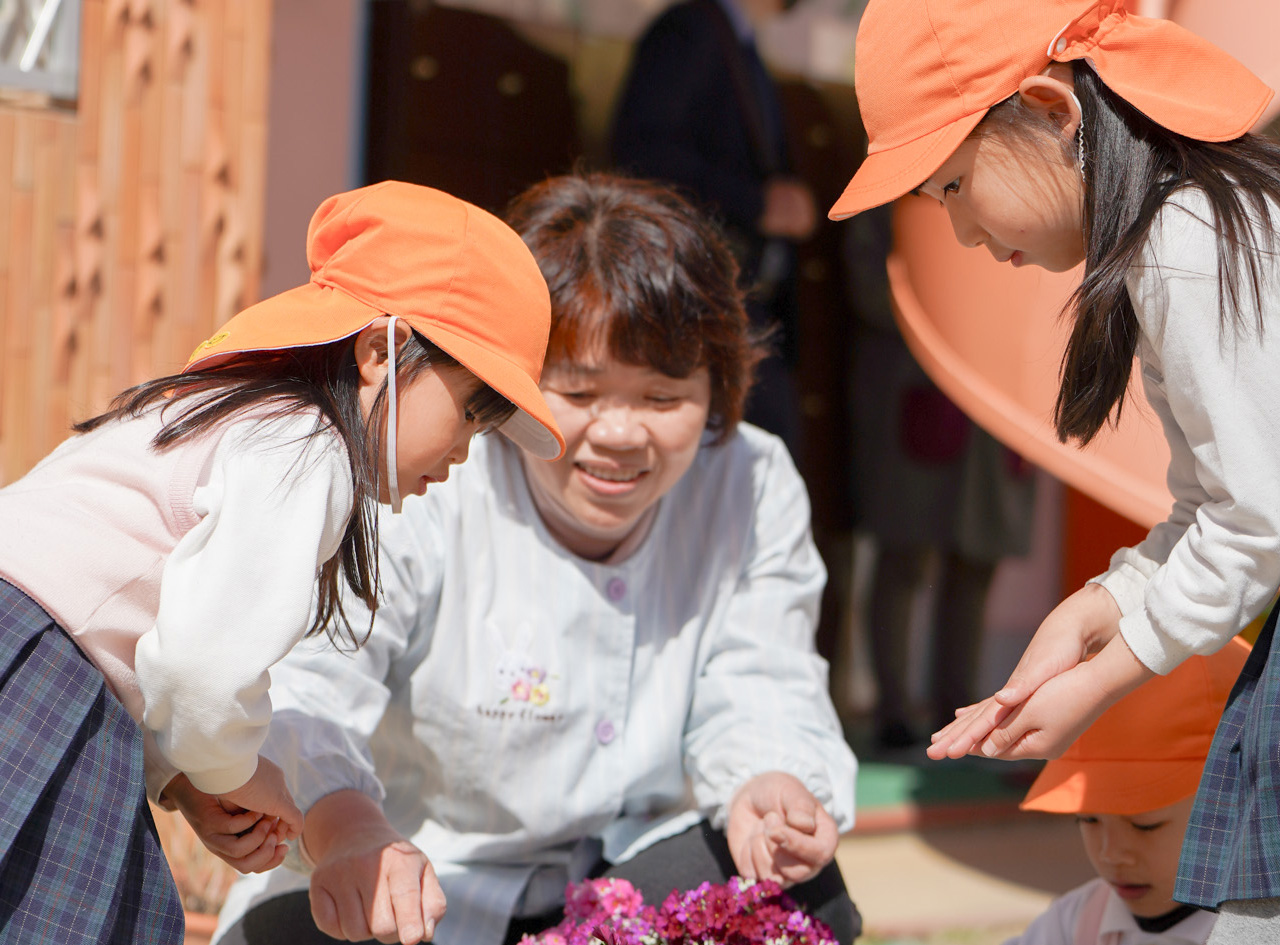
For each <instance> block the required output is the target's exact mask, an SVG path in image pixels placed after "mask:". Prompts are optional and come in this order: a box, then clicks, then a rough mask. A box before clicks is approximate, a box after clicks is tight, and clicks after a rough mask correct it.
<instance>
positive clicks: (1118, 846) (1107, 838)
mask: <svg viewBox="0 0 1280 945" xmlns="http://www.w3.org/2000/svg"><path fill="white" fill-rule="evenodd" d="M1101 856H1102V859H1104V860H1105V861H1107V862H1108V863H1128V862H1129V861H1130V860H1132V859H1133V850H1132V848H1131V847H1130V845H1129V843H1128V841H1127V840H1126V839H1125V837H1124V834H1123V833H1122V832H1121V831H1119V830H1108V829H1104V830H1103V832H1102V850H1101Z"/></svg>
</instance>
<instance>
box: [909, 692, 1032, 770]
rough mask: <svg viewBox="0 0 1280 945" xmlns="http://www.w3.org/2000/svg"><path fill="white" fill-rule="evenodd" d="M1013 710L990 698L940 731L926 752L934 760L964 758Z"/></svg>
mask: <svg viewBox="0 0 1280 945" xmlns="http://www.w3.org/2000/svg"><path fill="white" fill-rule="evenodd" d="M1011 711H1013V710H1012V709H1009V708H1007V707H1006V706H1003V705H1001V704H1000V703H998V702H996V701H995V700H994V699H988V700H986V702H984V703H983V704H982V705H981V706H980V707H979V708H978V709H975V710H974V711H973V712H970V713H969V714H968V715H967V716H965V717H964V718H963V719H957V720H956V721H954V722H952V723H951V724H950V725H948V726H947V727H946V728H944V729H943V730H942V731H941V732H939V733H938V735H939V737H938V739H937V740H936V741H934V742H933V744H931V745H930V746H929V747H928V748H926V749H925V754H926V755H928V756H929V757H930V758H932V759H933V760H934V761H940V760H941V759H943V758H963V757H964V756H965V755H967V754H969V753H970V752H972V751H973V749H974V746H975V745H978V744H979V743H981V742H982V741H983V740H985V739H986V738H987V736H988V735H990V734H991V731H992V730H993V729H994V728H995V727H996V726H997V725H999V724H1000V723H1001V722H1003V721H1004V720H1005V718H1006V717H1007V716H1008V715H1009V713H1010V712H1011Z"/></svg>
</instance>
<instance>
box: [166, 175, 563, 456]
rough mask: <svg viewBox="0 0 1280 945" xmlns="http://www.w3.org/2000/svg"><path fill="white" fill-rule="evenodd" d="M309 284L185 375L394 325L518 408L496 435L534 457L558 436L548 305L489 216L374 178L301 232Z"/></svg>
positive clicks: (235, 331) (221, 335)
mask: <svg viewBox="0 0 1280 945" xmlns="http://www.w3.org/2000/svg"><path fill="white" fill-rule="evenodd" d="M307 262H308V264H309V265H310V267H311V279H310V281H308V282H307V283H306V284H304V285H300V286H297V287H296V288H293V289H289V290H288V291H286V292H281V293H280V294H279V295H274V296H272V297H271V298H268V299H264V300H263V301H261V302H259V303H258V304H256V305H253V306H250V307H249V308H247V309H245V310H244V311H242V312H240V313H239V314H238V315H236V316H235V317H234V318H232V319H231V320H230V321H228V322H227V323H226V324H225V325H223V326H222V327H221V328H220V329H219V330H218V331H217V332H216V333H215V334H214V335H213V336H212V337H211V338H209V339H208V340H207V341H204V342H202V343H201V344H200V346H199V347H198V348H196V350H195V352H194V353H193V354H192V355H191V360H190V361H189V362H188V363H187V366H186V368H185V369H184V370H186V371H192V370H198V369H201V368H206V367H211V366H213V365H216V364H217V363H219V362H221V361H224V360H226V358H227V357H228V356H231V355H235V354H237V353H239V352H244V351H268V350H275V349H284V348H293V347H299V346H303V345H318V344H326V343H328V342H331V341H337V340H338V339H340V338H346V337H348V336H349V335H353V334H355V333H356V332H359V331H360V330H361V329H363V328H364V327H365V326H367V325H368V324H369V323H370V322H372V321H373V320H374V319H375V318H377V317H378V316H380V315H384V314H385V315H395V316H397V317H398V318H402V319H404V320H405V321H406V322H408V324H409V325H410V326H411V327H412V328H413V329H414V330H415V331H417V332H419V333H420V334H422V335H424V336H425V337H426V338H428V339H429V340H430V341H432V342H433V343H434V344H436V345H437V346H439V347H440V348H442V349H443V350H444V351H446V352H448V353H449V354H450V355H452V356H453V357H454V358H456V359H457V361H458V362H459V363H460V364H462V365H463V366H464V367H465V368H467V369H468V370H469V371H471V373H472V374H475V375H476V377H478V378H480V380H482V381H484V382H485V383H486V384H488V385H489V386H490V387H492V388H493V389H494V390H496V391H497V392H498V393H499V394H502V395H503V396H504V397H506V398H507V399H508V400H509V401H511V402H512V403H513V404H515V405H516V407H517V408H518V409H517V411H516V413H515V414H514V415H512V417H511V418H510V419H509V420H507V421H506V422H505V423H504V424H503V425H502V426H501V427H500V428H499V429H500V431H501V432H502V433H504V434H506V435H507V436H508V437H509V438H510V439H511V440H512V441H514V442H515V443H516V444H517V445H518V446H521V447H523V448H524V449H526V450H528V451H529V452H530V453H532V454H533V455H534V456H537V457H539V458H540V459H556V458H557V457H559V456H560V455H561V453H563V452H564V438H563V437H562V436H561V434H560V430H559V428H558V427H557V426H556V423H555V420H554V419H553V418H552V416H551V410H550V408H549V407H548V406H547V403H546V401H545V400H543V398H542V393H541V392H540V391H539V390H538V379H539V377H540V376H541V374H542V362H543V358H544V357H545V356H546V349H547V338H548V336H549V334H550V332H551V296H550V293H549V291H548V290H547V284H546V281H545V280H544V279H543V277H542V273H541V271H540V270H539V269H538V264H537V262H536V261H535V260H534V258H533V254H532V253H531V252H530V251H529V248H528V247H527V246H525V244H524V242H523V241H522V240H521V239H520V237H519V235H518V234H517V233H516V232H515V231H514V230H512V229H511V228H510V227H509V226H507V225H506V224H505V223H503V222H502V221H501V220H499V219H498V218H497V217H495V216H494V215H493V214H491V213H487V212H486V211H484V210H481V209H480V208H479V207H476V206H473V205H472V204H469V203H467V202H466V201H464V200H459V199H458V198H457V197H454V196H451V195H450V194H446V193H444V192H443V191H439V190H434V189H432V188H430V187H423V186H421V185H418V184H407V183H404V182H402V181H383V182H382V183H379V184H371V185H370V186H368V187H361V188H359V189H358V190H352V191H348V192H346V193H342V194H337V195H336V196H333V197H330V198H328V199H327V200H325V201H324V202H323V203H322V204H320V207H319V208H318V209H317V210H316V212H315V214H314V215H313V216H312V218H311V225H310V226H309V227H308V228H307Z"/></svg>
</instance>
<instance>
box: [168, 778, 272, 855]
mask: <svg viewBox="0 0 1280 945" xmlns="http://www.w3.org/2000/svg"><path fill="white" fill-rule="evenodd" d="M164 797H165V798H166V799H167V800H169V801H171V802H172V803H173V805H174V806H175V807H176V808H177V809H178V810H179V811H180V812H181V813H182V816H183V817H184V818H186V821H187V823H188V824H190V825H191V829H192V830H193V831H195V834H196V836H197V837H199V838H200V841H201V842H202V843H203V844H204V845H205V846H206V847H208V848H209V849H210V850H211V851H212V852H213V853H215V854H216V855H217V856H218V857H220V858H221V859H223V860H225V861H226V862H227V863H229V864H230V865H231V866H233V867H234V868H235V869H237V870H239V871H240V872H241V873H262V872H265V871H266V870H269V869H274V868H275V867H277V866H279V865H280V863H281V862H282V861H283V860H284V857H285V854H286V853H287V852H288V851H289V845H288V844H287V843H281V842H279V838H278V837H277V835H276V828H277V826H278V825H279V821H278V820H277V819H276V818H274V817H264V816H263V815H262V814H261V813H259V812H257V811H251V810H244V809H243V808H240V807H236V806H234V805H229V806H230V809H228V808H227V807H224V806H223V805H222V804H221V803H219V801H218V798H217V797H215V796H214V795H212V794H205V793H204V792H203V791H201V790H199V789H197V788H196V787H195V786H194V785H193V784H192V783H191V782H190V781H188V780H187V776H186V775H185V774H179V775H178V776H177V777H175V778H174V779H173V780H172V781H170V782H169V783H168V785H166V786H165V789H164Z"/></svg>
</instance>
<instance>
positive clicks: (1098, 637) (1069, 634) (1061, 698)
mask: <svg viewBox="0 0 1280 945" xmlns="http://www.w3.org/2000/svg"><path fill="white" fill-rule="evenodd" d="M1119 626H1120V608H1119V607H1118V606H1117V605H1116V602H1115V598H1114V597H1112V596H1111V593H1110V592H1109V591H1107V590H1106V588H1104V587H1102V586H1101V585H1098V584H1086V585H1085V586H1084V587H1082V588H1081V589H1080V590H1078V591H1076V592H1075V593H1074V594H1072V595H1071V596H1070V597H1068V598H1067V599H1066V600H1064V601H1063V602H1062V603H1061V604H1059V605H1058V606H1057V607H1055V608H1054V609H1053V611H1052V612H1051V613H1050V614H1049V616H1047V617H1046V618H1045V619H1044V621H1043V622H1042V623H1041V624H1040V627H1039V629H1037V630H1036V634H1035V636H1034V637H1032V639H1031V642H1030V643H1029V644H1028V645H1027V649H1026V651H1025V652H1024V653H1023V654H1022V658H1021V659H1020V660H1018V665H1017V666H1016V667H1014V670H1013V673H1012V674H1011V675H1010V676H1009V680H1008V682H1006V683H1005V685H1004V687H1003V688H1002V689H1001V690H1000V691H999V692H997V693H996V694H995V695H993V696H991V697H989V698H987V699H984V700H983V701H981V702H978V703H976V704H975V705H971V706H965V707H963V708H960V709H957V710H956V719H955V721H954V722H951V723H950V724H949V725H946V726H945V727H943V728H942V729H941V730H940V731H938V732H935V733H934V735H933V739H932V741H933V744H931V745H930V746H929V748H928V749H927V750H926V754H928V756H929V757H930V758H932V759H934V760H935V761H936V760H939V759H942V758H960V757H962V756H964V755H966V754H979V755H987V756H988V757H1000V758H1014V757H1026V758H1033V757H1034V758H1043V757H1048V755H1046V754H1043V753H1039V752H1043V751H1049V750H1052V747H1057V746H1059V745H1060V743H1061V742H1062V739H1063V738H1064V737H1066V736H1067V735H1068V734H1070V732H1074V733H1075V734H1074V735H1070V738H1068V739H1067V741H1066V743H1065V744H1061V745H1060V747H1058V748H1057V750H1058V751H1061V750H1062V749H1063V748H1065V747H1066V745H1069V744H1070V743H1071V741H1072V740H1074V738H1075V737H1076V735H1079V734H1080V732H1082V731H1084V728H1085V727H1087V725H1086V726H1080V725H1078V724H1075V722H1074V721H1073V722H1071V724H1069V725H1066V726H1062V727H1057V728H1056V729H1055V728H1054V726H1053V720H1046V721H1048V722H1049V724H1050V727H1051V729H1053V730H1052V731H1051V732H1050V733H1049V734H1046V735H1044V736H1043V737H1041V736H1035V737H1033V738H1032V739H1031V740H1030V741H1029V742H1024V740H1023V739H1024V738H1025V737H1026V736H1027V735H1028V734H1029V733H1030V732H1031V731H1033V730H1035V731H1042V730H1040V729H1033V728H1032V727H1030V725H1031V724H1032V721H1033V718H1034V715H1033V716H1032V717H1028V718H1026V719H1022V720H1021V722H1019V721H1018V720H1017V719H1015V717H1014V712H1015V710H1017V709H1019V707H1021V706H1022V705H1023V703H1025V702H1027V700H1029V699H1030V698H1031V697H1032V695H1033V694H1034V693H1036V692H1037V691H1039V689H1040V688H1041V687H1042V686H1044V685H1045V684H1046V683H1048V682H1049V681H1050V680H1053V679H1055V678H1057V677H1058V676H1060V675H1062V674H1064V673H1067V672H1069V671H1071V670H1073V669H1074V668H1076V667H1078V666H1081V664H1082V663H1083V662H1084V660H1085V659H1086V658H1087V657H1088V655H1089V654H1090V653H1091V652H1095V651H1097V650H1098V649H1099V648H1101V647H1103V646H1104V645H1106V644H1107V643H1108V642H1109V641H1111V640H1112V639H1115V638H1116V637H1117V634H1118V631H1119ZM1125 649H1126V651H1127V649H1128V648H1127V647H1126V648H1125ZM1089 675H1090V674H1088V673H1086V674H1085V676H1086V677H1088V676H1089ZM1084 685H1085V689H1087V688H1088V683H1087V682H1086V683H1085V684H1084ZM1055 690H1056V692H1054V693H1051V694H1050V696H1049V697H1048V698H1046V699H1044V700H1042V705H1045V706H1047V705H1051V704H1054V703H1055V702H1057V703H1058V704H1059V706H1060V707H1061V708H1063V709H1068V705H1067V703H1080V700H1081V699H1084V700H1085V701H1086V702H1090V703H1092V702H1096V701H1097V697H1098V696H1099V694H1098V693H1094V694H1093V695H1092V696H1087V695H1086V694H1085V692H1084V691H1082V690H1081V689H1080V688H1079V684H1078V683H1068V684H1063V685H1062V686H1060V687H1055ZM1077 708H1078V710H1079V711H1078V712H1076V713H1075V715H1074V716H1073V718H1074V720H1076V721H1078V720H1079V719H1080V718H1083V717H1084V715H1086V714H1088V713H1087V712H1086V711H1085V710H1084V708H1083V704H1079V705H1077ZM1021 714H1022V713H1018V715H1019V717H1020V716H1021ZM1094 717H1096V714H1095V715H1094ZM1068 721H1070V720H1068ZM1090 721H1092V719H1090ZM997 732H999V735H997V734H996V733H997ZM1015 732H1016V733H1017V737H1016V738H1015V737H1014V734H1013V733H1015ZM1015 746H1016V747H1015ZM1010 752H1012V753H1010ZM1026 752H1034V753H1026Z"/></svg>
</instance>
